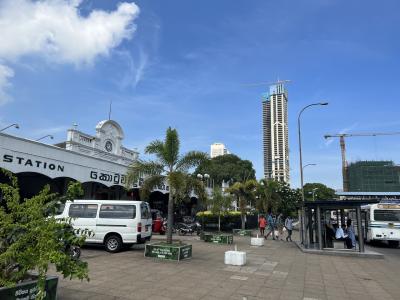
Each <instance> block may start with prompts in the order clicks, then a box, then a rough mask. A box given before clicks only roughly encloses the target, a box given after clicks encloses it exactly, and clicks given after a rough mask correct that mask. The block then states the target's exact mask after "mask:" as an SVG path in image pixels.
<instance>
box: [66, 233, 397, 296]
mask: <svg viewBox="0 0 400 300" xmlns="http://www.w3.org/2000/svg"><path fill="white" fill-rule="evenodd" d="M176 238H177V239H182V240H186V241H187V242H189V243H191V244H192V245H193V258H192V259H191V260H187V261H181V262H179V263H178V262H170V261H161V260H157V259H149V258H144V257H143V246H141V247H140V246H139V247H136V248H133V249H130V250H128V251H124V252H121V253H118V254H109V253H107V252H105V251H104V250H103V249H102V248H92V247H90V248H84V249H83V257H84V259H85V260H86V261H88V263H89V268H90V277H91V280H90V282H89V283H87V282H80V281H76V280H73V281H70V280H69V279H62V280H60V287H59V299H61V300H69V299H98V300H100V299H121V300H122V299H166V300H168V299H240V300H244V299H245V300H250V299H285V300H286V299H288V300H290V299H308V300H310V299H362V300H367V299H380V300H381V299H399V298H400V276H399V275H398V272H399V270H400V261H396V260H388V259H386V258H385V259H376V260H375V259H363V258H349V257H334V256H321V255H313V254H306V253H302V252H301V251H300V250H299V249H298V248H297V247H296V245H294V244H292V243H287V242H284V241H272V240H268V241H267V243H266V246H264V247H260V248H256V247H252V246H250V245H249V244H250V238H249V237H236V236H235V237H234V243H236V244H237V246H238V249H239V250H241V251H243V250H244V251H247V265H246V266H244V267H235V266H226V265H224V252H225V251H227V250H232V249H233V248H234V247H233V246H232V245H217V244H210V243H205V242H203V241H200V240H199V239H198V237H194V236H193V237H176ZM154 239H165V237H160V236H155V237H154ZM398 250H399V251H400V249H398Z"/></svg>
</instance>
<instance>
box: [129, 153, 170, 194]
mask: <svg viewBox="0 0 400 300" xmlns="http://www.w3.org/2000/svg"><path fill="white" fill-rule="evenodd" d="M163 173H164V166H163V165H162V164H159V163H157V162H154V161H143V160H136V161H134V162H133V163H132V165H130V166H129V167H128V172H127V175H126V187H127V188H130V187H131V186H132V184H134V183H137V182H138V181H139V179H140V178H141V177H146V176H151V175H162V174H163Z"/></svg>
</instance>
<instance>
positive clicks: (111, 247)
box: [105, 235, 122, 253]
mask: <svg viewBox="0 0 400 300" xmlns="http://www.w3.org/2000/svg"><path fill="white" fill-rule="evenodd" d="M105 246H106V250H107V251H108V252H111V253H116V252H118V251H119V250H120V249H121V247H122V240H121V238H120V237H119V236H117V235H110V236H109V237H107V239H106V241H105Z"/></svg>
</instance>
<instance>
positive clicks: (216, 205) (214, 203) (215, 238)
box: [203, 187, 233, 244]
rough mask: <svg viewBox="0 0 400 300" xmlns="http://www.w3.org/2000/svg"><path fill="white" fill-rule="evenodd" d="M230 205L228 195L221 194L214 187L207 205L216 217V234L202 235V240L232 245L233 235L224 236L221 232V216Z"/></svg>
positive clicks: (230, 200)
mask: <svg viewBox="0 0 400 300" xmlns="http://www.w3.org/2000/svg"><path fill="white" fill-rule="evenodd" d="M231 204H232V198H231V197H230V195H229V194H227V195H226V194H225V193H223V192H222V190H221V188H219V187H215V188H214V190H213V193H212V197H210V198H209V199H208V205H209V207H210V208H211V212H212V214H213V215H216V216H217V217H218V232H213V233H204V236H203V239H204V241H205V242H211V243H217V244H232V243H233V235H232V234H224V233H222V232H221V216H224V215H225V213H226V211H227V210H228V209H229V207H230V206H231Z"/></svg>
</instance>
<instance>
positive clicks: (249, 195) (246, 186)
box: [226, 179, 258, 229]
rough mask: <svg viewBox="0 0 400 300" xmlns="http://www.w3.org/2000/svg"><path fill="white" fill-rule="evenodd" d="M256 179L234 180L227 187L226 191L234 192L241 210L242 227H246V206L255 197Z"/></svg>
mask: <svg viewBox="0 0 400 300" xmlns="http://www.w3.org/2000/svg"><path fill="white" fill-rule="evenodd" d="M257 184H258V183H257V181H256V180H254V179H250V180H246V181H245V182H235V183H234V184H233V185H232V186H230V187H229V188H227V190H226V191H227V192H228V193H231V194H234V195H235V196H236V199H237V203H238V205H239V210H240V212H241V221H242V229H246V228H245V227H246V222H245V216H246V211H247V206H248V205H249V204H250V203H251V202H252V201H254V199H255V190H256V187H257Z"/></svg>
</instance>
